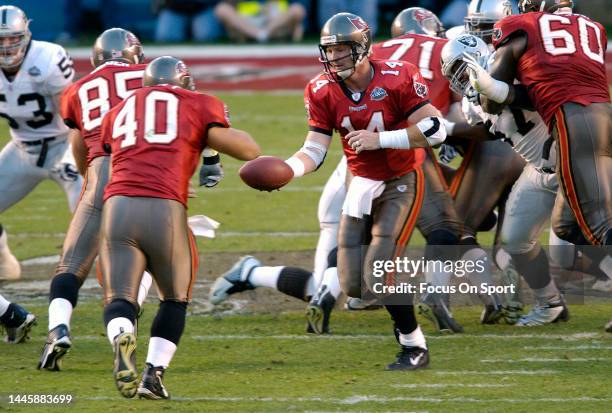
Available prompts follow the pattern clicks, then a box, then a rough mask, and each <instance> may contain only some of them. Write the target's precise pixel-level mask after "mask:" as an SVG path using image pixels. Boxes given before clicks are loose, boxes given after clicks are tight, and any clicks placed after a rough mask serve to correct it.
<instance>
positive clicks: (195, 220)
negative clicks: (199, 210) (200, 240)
mask: <svg viewBox="0 0 612 413" xmlns="http://www.w3.org/2000/svg"><path fill="white" fill-rule="evenodd" d="M187 223H188V224H189V228H191V231H192V232H193V235H195V236H196V237H205V238H214V237H215V230H216V229H217V228H219V225H221V224H219V223H218V222H217V221H215V220H214V219H212V218H208V217H207V216H206V215H194V216H192V217H189V218H188V219H187Z"/></svg>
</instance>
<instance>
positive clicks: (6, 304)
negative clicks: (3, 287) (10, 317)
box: [0, 294, 11, 317]
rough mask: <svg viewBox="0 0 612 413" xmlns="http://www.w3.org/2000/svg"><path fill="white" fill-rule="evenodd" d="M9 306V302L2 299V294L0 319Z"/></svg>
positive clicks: (0, 296)
mask: <svg viewBox="0 0 612 413" xmlns="http://www.w3.org/2000/svg"><path fill="white" fill-rule="evenodd" d="M9 305H11V302H10V301H8V300H7V299H6V298H4V297H3V296H2V294H0V317H2V316H3V315H4V313H6V310H8V308H9Z"/></svg>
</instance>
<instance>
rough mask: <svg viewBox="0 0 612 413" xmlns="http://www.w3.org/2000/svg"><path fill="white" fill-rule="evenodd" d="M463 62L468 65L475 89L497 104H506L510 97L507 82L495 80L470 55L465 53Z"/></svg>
mask: <svg viewBox="0 0 612 413" xmlns="http://www.w3.org/2000/svg"><path fill="white" fill-rule="evenodd" d="M463 61H464V62H465V63H467V65H468V69H467V70H468V73H469V75H470V83H471V85H472V86H473V87H474V89H475V90H476V91H477V92H478V93H480V94H482V95H485V96H486V97H488V98H489V99H491V100H492V101H494V102H497V103H504V102H505V101H506V98H507V97H508V92H509V91H510V86H508V84H507V83H506V82H502V81H500V80H496V79H493V77H491V75H490V74H489V73H488V72H487V71H486V70H485V69H484V68H483V67H482V66H480V63H479V62H478V60H477V59H476V58H475V57H474V56H472V55H470V54H469V53H465V52H464V53H463Z"/></svg>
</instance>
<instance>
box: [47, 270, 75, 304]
mask: <svg viewBox="0 0 612 413" xmlns="http://www.w3.org/2000/svg"><path fill="white" fill-rule="evenodd" d="M82 284H83V281H82V280H80V279H79V278H78V277H77V276H76V275H74V274H71V273H63V274H58V275H56V276H55V277H53V280H51V287H50V289H49V301H53V300H54V299H55V298H63V299H65V300H68V301H70V304H72V307H73V308H74V307H76V305H77V301H78V298H79V288H81V285H82Z"/></svg>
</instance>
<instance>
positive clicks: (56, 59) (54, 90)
mask: <svg viewBox="0 0 612 413" xmlns="http://www.w3.org/2000/svg"><path fill="white" fill-rule="evenodd" d="M72 66H73V65H72V59H71V58H70V56H69V55H68V53H66V50H64V48H63V47H61V46H57V50H56V51H55V52H53V55H52V57H51V61H50V62H49V71H48V74H47V78H46V80H45V89H46V91H47V93H48V94H49V95H56V94H58V93H60V92H61V91H63V90H64V89H66V87H67V86H68V85H69V84H70V83H72V79H73V78H74V69H73V67H72Z"/></svg>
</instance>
